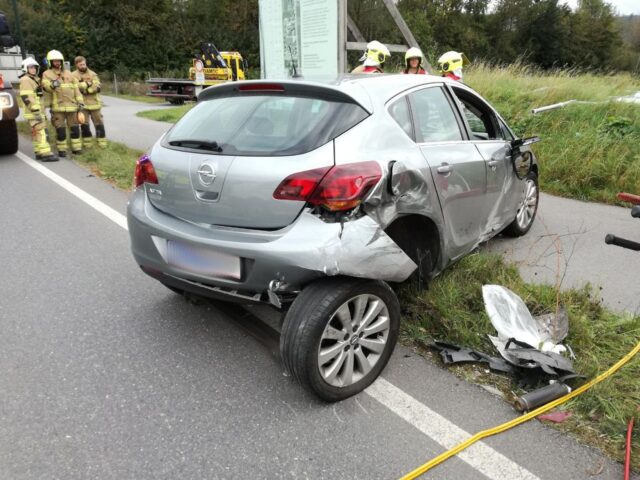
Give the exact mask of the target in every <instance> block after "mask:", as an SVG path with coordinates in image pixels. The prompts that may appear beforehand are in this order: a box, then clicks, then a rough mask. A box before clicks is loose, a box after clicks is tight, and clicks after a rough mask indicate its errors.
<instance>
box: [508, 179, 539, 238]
mask: <svg viewBox="0 0 640 480" xmlns="http://www.w3.org/2000/svg"><path fill="white" fill-rule="evenodd" d="M539 203H540V189H539V188H538V174H537V173H536V172H533V171H532V172H529V173H528V174H527V176H526V177H525V178H524V179H523V180H522V195H521V197H520V200H519V203H518V210H517V211H516V218H515V219H514V220H513V222H511V223H510V224H509V225H508V226H507V228H505V229H504V230H503V232H502V233H503V234H505V235H507V236H509V237H521V236H522V235H524V234H525V233H527V232H528V231H529V230H530V229H531V225H533V221H534V220H535V218H536V214H537V213H538V204H539Z"/></svg>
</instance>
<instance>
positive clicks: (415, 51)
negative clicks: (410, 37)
mask: <svg viewBox="0 0 640 480" xmlns="http://www.w3.org/2000/svg"><path fill="white" fill-rule="evenodd" d="M423 61H424V55H422V51H421V50H420V49H419V48H417V47H411V48H410V49H409V50H407V53H405V55H404V62H405V68H404V70H403V71H402V73H414V74H419V75H426V74H427V72H426V70H425V69H424V68H422V62H423Z"/></svg>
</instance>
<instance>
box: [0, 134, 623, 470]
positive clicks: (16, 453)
mask: <svg viewBox="0 0 640 480" xmlns="http://www.w3.org/2000/svg"><path fill="white" fill-rule="evenodd" d="M107 127H108V128H110V127H109V125H107ZM27 148H28V147H27ZM29 151H30V150H29ZM46 168H47V169H50V170H51V171H53V172H56V173H57V174H58V175H60V176H61V177H63V178H65V179H67V180H68V181H69V182H71V183H72V184H74V185H76V186H77V187H79V188H81V189H82V190H84V191H86V192H88V193H89V194H91V195H92V196H93V197H95V198H97V199H99V200H101V201H102V202H104V203H105V204H106V205H108V206H110V207H111V208H113V209H114V210H115V211H116V212H119V213H124V211H125V204H126V195H125V194H123V193H121V192H119V191H117V190H114V189H113V188H112V187H110V186H109V185H107V184H105V183H104V182H101V181H100V180H99V179H97V178H95V177H92V176H89V175H88V173H87V172H86V171H85V170H83V169H81V168H79V167H77V166H76V165H75V164H73V163H72V162H71V161H69V160H63V161H61V162H58V163H54V164H48V165H46ZM47 171H48V170H47ZM0 205H2V208H1V209H0V225H2V229H1V230H0V260H1V262H2V274H1V275H0V292H2V293H3V295H2V297H1V300H0V333H1V334H0V478H7V479H40V478H46V479H93V478H96V479H129V478H132V479H133V478H135V479H147V478H149V479H165V478H166V479H175V478H181V479H191V478H193V479H195V478H269V479H271V478H296V479H297V478H331V479H337V478H349V479H352V478H366V479H378V478H380V479H383V478H397V477H399V476H400V475H401V474H403V473H406V472H407V471H410V470H411V469H413V468H414V467H416V466H418V465H420V464H422V463H423V462H424V461H426V460H428V459H430V458H431V457H433V456H435V455H437V454H439V453H440V452H442V451H443V450H444V449H445V448H444V446H447V445H449V446H450V445H451V442H454V443H455V441H456V440H457V439H459V438H460V437H461V435H462V438H464V436H466V434H464V432H462V433H461V431H460V429H463V430H464V431H465V432H469V433H475V432H476V431H479V430H482V429H484V428H488V427H492V426H495V425H498V424H500V423H502V422H504V421H506V420H510V419H512V418H514V417H515V413H514V412H513V410H512V409H511V407H510V406H509V405H507V404H506V403H505V402H503V401H502V400H501V399H499V398H497V397H495V396H493V395H491V394H490V393H488V392H486V391H485V390H483V389H481V388H480V387H477V386H474V385H471V384H468V383H466V382H463V381H460V380H458V379H457V378H456V377H454V376H453V375H451V374H450V373H448V372H447V371H445V370H443V369H441V368H440V367H438V366H437V365H436V364H435V363H434V362H433V361H432V360H430V359H429V358H423V357H422V356H419V355H416V354H415V353H414V352H412V351H410V350H408V349H406V348H398V349H396V352H395V353H394V355H393V357H392V360H391V362H390V364H389V366H388V367H387V369H386V370H385V371H384V372H383V380H382V381H379V382H376V384H374V386H373V388H372V389H370V390H369V391H368V392H366V393H362V394H360V395H358V396H356V397H354V398H351V399H348V400H346V401H344V402H341V403H339V404H334V405H330V404H325V403H322V402H320V401H318V400H316V399H315V398H313V397H312V396H310V395H308V394H307V393H305V392H304V391H303V390H302V389H301V388H299V387H298V385H296V384H295V382H294V381H293V380H292V379H291V378H289V377H287V376H285V375H284V374H283V368H282V364H281V362H280V361H279V359H278V358H277V357H276V356H274V355H273V353H272V350H273V345H272V340H273V339H272V338H271V337H270V336H269V335H264V336H263V337H261V336H260V335H258V336H257V337H256V334H255V333H254V334H250V333H248V332H247V331H246V329H245V328H243V323H245V320H244V318H243V317H244V316H245V314H244V313H242V311H238V310H229V309H227V308H223V307H221V306H220V305H216V304H209V303H205V304H200V305H196V304H192V303H189V302H187V301H185V300H184V299H183V298H182V297H179V296H177V295H175V294H173V293H172V292H170V291H169V290H167V289H166V288H164V287H163V286H162V285H160V284H159V283H157V282H155V281H154V280H152V279H150V278H148V277H146V276H145V275H144V274H142V273H141V272H140V271H139V269H138V268H137V266H136V265H135V263H134V262H133V259H132V257H131V254H130V252H129V244H128V236H127V232H126V231H125V230H124V229H123V228H122V227H121V226H119V225H117V224H116V223H114V222H113V221H112V220H110V219H108V218H107V217H105V216H104V215H103V214H101V213H99V212H98V211H96V210H95V209H94V208H92V207H91V206H90V205H88V204H87V203H85V202H83V201H81V200H79V199H78V198H77V197H75V196H73V195H71V194H70V193H69V192H68V191H67V190H64V189H63V188H61V187H60V186H59V185H58V184H56V183H54V182H53V181H52V180H51V179H50V178H47V177H46V176H45V175H43V173H41V172H40V171H38V170H36V169H35V168H32V167H31V166H30V164H29V163H28V162H27V161H25V159H24V157H21V158H18V157H17V156H5V157H0ZM116 215H117V213H116ZM425 432H426V433H425ZM434 432H436V433H434ZM463 434H464V435H463ZM462 458H464V460H463V459H462ZM600 466H602V470H601V473H599V474H598V475H596V476H595V477H593V478H597V479H618V478H620V477H621V475H622V472H621V470H622V469H621V466H620V465H619V464H616V463H614V462H611V461H609V460H607V459H605V458H603V456H602V454H601V453H599V452H597V451H594V450H592V449H590V448H588V447H585V446H582V445H579V444H578V443H576V442H575V441H574V440H572V439H571V438H569V437H568V436H566V435H564V434H561V433H559V432H557V431H555V430H553V429H551V428H549V427H547V426H545V425H542V424H541V423H538V422H537V421H533V422H530V423H528V424H526V425H523V426H520V427H518V428H516V429H514V430H511V431H508V432H505V433H503V434H501V435H499V436H496V437H494V438H490V439H488V440H486V443H484V444H483V445H480V446H478V447H472V449H470V450H469V451H468V452H467V453H466V454H465V455H461V456H459V457H455V458H452V459H450V460H449V461H447V462H446V463H445V464H443V465H441V466H439V467H437V468H436V469H434V470H432V471H431V472H429V473H428V474H427V475H425V476H424V478H433V479H474V480H475V479H483V478H496V479H498V478H500V479H507V478H532V479H535V478H540V479H563V480H569V479H576V480H577V479H584V478H587V477H588V476H589V473H588V472H594V471H595V472H597V471H598V470H600ZM480 472H484V473H480Z"/></svg>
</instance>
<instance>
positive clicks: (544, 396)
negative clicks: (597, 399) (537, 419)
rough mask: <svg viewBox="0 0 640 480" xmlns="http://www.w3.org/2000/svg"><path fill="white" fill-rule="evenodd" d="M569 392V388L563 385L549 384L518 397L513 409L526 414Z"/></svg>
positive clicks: (557, 383)
mask: <svg viewBox="0 0 640 480" xmlns="http://www.w3.org/2000/svg"><path fill="white" fill-rule="evenodd" d="M570 392H571V387H570V386H568V385H565V384H564V383H559V382H556V383H551V384H549V385H547V386H546V387H542V388H539V389H538V390H534V391H533V392H529V393H526V394H524V395H522V396H521V397H518V398H517V399H516V401H515V407H516V410H518V411H519V412H528V411H529V410H533V409H534V408H537V407H539V406H541V405H545V404H547V403H549V402H551V401H553V400H555V399H557V398H560V397H562V396H563V395H566V394H567V393H570Z"/></svg>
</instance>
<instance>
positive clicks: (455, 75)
mask: <svg viewBox="0 0 640 480" xmlns="http://www.w3.org/2000/svg"><path fill="white" fill-rule="evenodd" d="M470 63H471V62H470V61H469V59H468V58H467V56H466V55H465V54H464V53H462V52H454V51H451V52H447V53H444V54H442V56H441V57H440V58H439V59H438V71H439V72H440V75H442V76H443V77H447V78H451V79H453V80H457V81H458V82H462V67H466V66H467V65H469V64H470Z"/></svg>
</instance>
